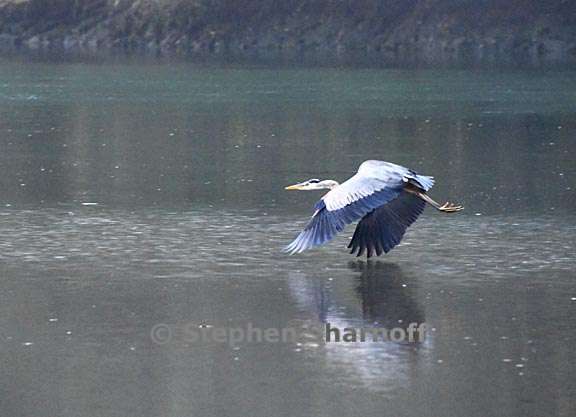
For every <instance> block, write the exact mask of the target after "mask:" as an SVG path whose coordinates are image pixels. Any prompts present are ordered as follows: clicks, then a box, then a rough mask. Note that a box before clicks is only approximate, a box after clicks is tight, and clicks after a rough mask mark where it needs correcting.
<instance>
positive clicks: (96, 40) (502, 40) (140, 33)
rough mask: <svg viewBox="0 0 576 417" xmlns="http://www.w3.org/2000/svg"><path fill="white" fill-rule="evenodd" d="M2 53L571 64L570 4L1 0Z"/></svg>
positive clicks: (574, 13) (574, 24)
mask: <svg viewBox="0 0 576 417" xmlns="http://www.w3.org/2000/svg"><path fill="white" fill-rule="evenodd" d="M0 44H2V45H3V46H4V47H19V46H24V47H28V48H46V47H62V48H66V49H76V48H78V49H83V48H87V49H100V48H115V47H119V48H130V49H147V50H160V51H178V52H190V51H195V52H199V51H200V52H214V53H223V52H233V53H238V52H257V51H274V52H279V53H284V52H301V51H305V52H308V53H310V52H311V53H346V52H350V51H360V52H368V53H371V54H376V55H379V56H382V58H383V59H423V60H438V61H445V60H451V59H459V58H469V59H488V60H490V59H494V60H500V59H509V58H511V57H518V58H522V59H531V60H541V61H574V60H576V1H573V0H549V1H543V0H115V1H111V0H0Z"/></svg>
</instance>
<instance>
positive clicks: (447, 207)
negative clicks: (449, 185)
mask: <svg viewBox="0 0 576 417" xmlns="http://www.w3.org/2000/svg"><path fill="white" fill-rule="evenodd" d="M406 191H408V192H411V193H413V194H416V195H417V196H418V197H420V198H421V199H422V200H424V201H425V202H427V203H428V204H430V205H431V206H432V207H434V208H435V209H436V210H439V211H442V212H444V213H455V212H457V211H460V210H463V209H464V207H462V206H458V205H456V204H453V203H450V202H446V203H444V204H443V205H440V203H438V202H436V201H434V200H432V198H430V196H429V195H428V194H426V193H423V192H421V191H415V190H413V189H406Z"/></svg>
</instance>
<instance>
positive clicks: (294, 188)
mask: <svg viewBox="0 0 576 417" xmlns="http://www.w3.org/2000/svg"><path fill="white" fill-rule="evenodd" d="M284 189H285V190H301V189H302V186H301V185H300V184H294V185H289V186H288V187H286V188H284Z"/></svg>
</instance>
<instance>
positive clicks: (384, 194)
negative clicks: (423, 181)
mask: <svg viewBox="0 0 576 417" xmlns="http://www.w3.org/2000/svg"><path fill="white" fill-rule="evenodd" d="M403 187H404V182H403V180H402V177H401V176H395V177H393V178H390V179H387V180H386V181H384V180H380V179H375V178H366V177H362V176H359V175H358V174H356V175H355V176H353V177H352V178H350V179H349V180H348V181H346V182H344V183H342V184H341V185H340V186H338V187H337V188H336V189H334V190H332V191H330V192H328V193H327V194H326V195H325V196H324V197H323V198H322V199H321V200H320V201H319V202H318V203H317V204H316V207H315V208H316V211H315V213H314V215H313V216H312V219H311V220H310V222H309V223H308V225H307V226H306V227H305V228H304V230H303V231H302V232H301V233H300V234H299V235H298V236H297V237H296V239H294V241H293V242H292V243H290V244H289V245H288V246H286V248H285V249H284V251H285V252H290V253H299V252H303V251H305V250H306V249H309V248H311V247H313V246H317V245H321V244H323V243H325V242H327V241H329V240H330V239H332V238H333V237H334V236H335V235H336V234H337V233H338V232H341V231H342V230H343V229H344V227H345V226H346V225H347V224H350V223H352V222H354V221H356V220H359V219H361V218H362V217H364V216H366V215H367V214H368V213H370V212H371V211H372V210H374V209H375V208H377V207H380V206H381V205H383V204H386V203H388V202H390V201H392V200H393V199H395V198H396V197H397V196H398V195H400V193H401V192H402V189H403Z"/></svg>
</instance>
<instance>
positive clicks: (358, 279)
mask: <svg viewBox="0 0 576 417" xmlns="http://www.w3.org/2000/svg"><path fill="white" fill-rule="evenodd" d="M348 267H349V269H350V270H351V271H353V273H354V274H353V276H352V277H351V279H337V280H336V279H334V280H329V279H326V280H319V279H318V278H317V277H308V276H306V275H305V274H303V273H300V274H293V275H291V277H290V281H289V282H290V288H291V292H292V294H293V296H294V298H295V299H296V301H297V303H298V304H299V305H300V307H301V308H302V310H304V311H305V312H306V315H307V317H308V319H307V320H302V321H301V325H302V327H308V328H310V327H314V326H316V329H318V328H321V329H325V326H326V325H327V324H329V325H330V326H331V327H332V328H338V329H340V330H343V329H345V328H354V329H358V328H367V327H370V328H379V327H382V328H386V329H392V328H403V329H407V327H408V326H409V324H410V323H418V324H421V323H424V322H425V315H424V312H423V310H422V308H421V306H420V305H419V303H418V297H417V279H416V278H415V277H413V276H411V275H409V274H406V273H404V271H403V270H402V268H400V267H399V266H397V265H395V264H392V263H384V262H379V261H377V262H372V261H369V262H363V261H358V262H351V263H350V264H349V265H348ZM304 330H305V329H304ZM317 334H318V333H317ZM324 336H325V334H324ZM322 339H323V340H321V341H320V343H318V339H316V340H314V338H310V339H308V340H307V339H306V338H305V339H304V342H303V343H302V348H303V349H305V350H306V351H307V352H310V354H312V355H323V356H324V357H325V358H324V359H325V363H326V366H327V367H328V368H329V371H330V372H334V379H335V380H339V381H340V382H341V383H344V384H348V385H354V386H357V385H362V386H369V387H370V388H371V389H375V390H383V391H387V390H390V389H396V388H398V387H399V386H403V385H404V384H408V381H409V378H412V377H413V376H414V373H415V372H417V369H418V368H419V366H420V362H421V361H420V357H421V356H422V355H426V351H427V349H426V347H427V346H429V345H430V343H431V340H430V334H429V333H427V334H426V338H425V339H424V341H423V342H419V341H416V342H408V341H404V342H395V341H383V340H378V341H373V340H372V338H371V337H370V336H367V337H366V340H365V341H364V342H360V341H357V342H343V341H340V342H334V341H332V342H326V340H325V339H324V338H322ZM358 340H359V339H358ZM307 344H310V345H311V346H313V347H314V348H313V349H306V347H307Z"/></svg>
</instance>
